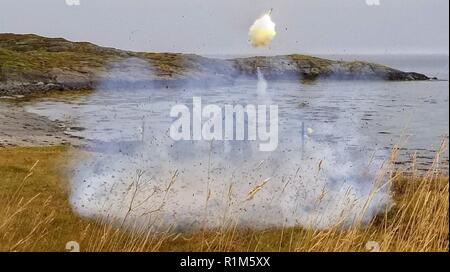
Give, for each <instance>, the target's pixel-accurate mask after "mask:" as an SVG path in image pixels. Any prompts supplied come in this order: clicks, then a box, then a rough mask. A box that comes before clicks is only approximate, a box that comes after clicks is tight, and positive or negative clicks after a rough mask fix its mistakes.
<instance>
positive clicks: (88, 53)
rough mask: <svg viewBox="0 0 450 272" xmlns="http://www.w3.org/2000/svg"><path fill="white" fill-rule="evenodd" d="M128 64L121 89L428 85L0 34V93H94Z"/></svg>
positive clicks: (270, 60)
mask: <svg viewBox="0 0 450 272" xmlns="http://www.w3.org/2000/svg"><path fill="white" fill-rule="evenodd" d="M130 59H139V60H141V61H143V62H145V63H147V64H148V68H149V69H147V71H148V72H147V74H144V75H143V76H142V75H141V77H140V78H139V80H132V82H129V84H127V80H129V79H132V77H133V71H134V70H136V69H139V67H134V65H135V63H136V62H133V61H131V62H129V63H127V62H128V60H130ZM115 63H127V64H125V65H124V67H125V68H124V69H128V70H127V71H130V77H127V78H123V79H118V80H121V82H122V83H123V85H122V86H128V87H130V88H131V87H141V86H143V85H142V84H147V83H152V84H153V86H154V85H155V84H159V85H167V86H169V85H183V84H186V83H187V82H189V83H190V84H203V85H205V84H206V85H213V84H230V83H233V82H235V81H236V80H238V79H241V78H248V77H251V78H254V77H255V75H256V73H257V69H258V68H259V69H261V71H262V72H263V73H264V75H265V76H266V77H267V78H268V79H271V80H277V79H294V80H316V79H318V78H320V79H346V80H348V79H352V80H358V79H378V80H428V79H429V78H428V77H427V76H425V75H422V74H418V73H407V72H402V71H399V70H396V69H392V68H389V67H386V66H383V65H378V64H373V63H366V62H359V61H355V62H344V61H335V60H327V59H322V58H316V57H311V56H305V55H286V56H270V57H269V56H265V57H249V58H238V59H230V60H223V59H211V58H205V57H201V56H198V55H191V54H174V53H142V52H130V51H123V50H118V49H114V48H107V47H100V46H96V45H94V44H91V43H87V42H71V41H67V40H65V39H62V38H46V37H41V36H37V35H32V34H30V35H19V34H0V93H2V94H5V93H30V92H33V91H47V90H78V89H93V88H95V87H96V86H97V85H98V84H99V82H101V81H102V80H103V79H104V78H112V77H114V76H115V75H113V74H111V66H114V64H115Z"/></svg>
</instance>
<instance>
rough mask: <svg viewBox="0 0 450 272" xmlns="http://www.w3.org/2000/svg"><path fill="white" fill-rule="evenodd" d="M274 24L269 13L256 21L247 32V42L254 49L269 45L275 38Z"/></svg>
mask: <svg viewBox="0 0 450 272" xmlns="http://www.w3.org/2000/svg"><path fill="white" fill-rule="evenodd" d="M276 34H277V33H276V31H275V23H274V22H273V21H272V18H271V16H270V14H269V13H267V14H264V15H263V16H262V17H260V18H259V19H257V20H256V21H255V22H254V23H253V25H252V26H251V27H250V30H249V33H248V35H249V41H250V44H251V45H252V46H254V47H262V46H267V45H269V44H270V43H271V42H272V40H273V39H274V38H275V36H276Z"/></svg>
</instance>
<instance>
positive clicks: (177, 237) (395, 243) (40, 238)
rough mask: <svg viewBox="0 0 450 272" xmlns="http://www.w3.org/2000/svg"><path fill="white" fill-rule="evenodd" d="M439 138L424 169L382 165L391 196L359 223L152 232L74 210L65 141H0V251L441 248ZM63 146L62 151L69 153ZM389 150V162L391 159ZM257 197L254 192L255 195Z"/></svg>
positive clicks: (444, 227)
mask: <svg viewBox="0 0 450 272" xmlns="http://www.w3.org/2000/svg"><path fill="white" fill-rule="evenodd" d="M446 148H447V147H446V145H445V143H443V144H442V146H441V150H440V151H439V152H437V154H436V157H435V160H434V163H433V165H432V166H431V167H430V169H429V170H428V171H427V172H425V173H422V172H417V171H416V170H414V169H415V167H414V165H412V166H411V169H412V170H411V171H408V172H403V171H401V170H396V171H395V172H392V173H389V176H390V179H389V188H390V194H391V197H392V199H393V200H394V204H393V205H391V206H390V207H389V208H386V210H385V211H384V212H383V213H380V214H379V215H378V216H376V217H375V218H373V220H372V221H370V222H369V224H367V225H361V224H357V223H356V224H354V225H352V226H350V227H347V228H343V227H341V226H336V227H332V228H329V229H323V230H314V229H307V228H303V227H300V226H299V227H291V228H282V227H279V228H269V229H259V230H258V229H250V228H241V227H239V226H238V225H236V224H232V223H230V224H229V225H226V226H223V227H222V228H218V229H204V230H195V231H191V232H177V231H176V230H168V231H167V232H153V231H152V230H151V229H146V228H142V227H141V228H126V227H120V224H119V225H114V224H110V223H107V222H105V221H104V220H101V219H87V218H82V217H80V216H78V215H77V214H75V213H74V212H73V211H72V209H71V207H70V204H69V201H68V198H69V195H70V186H69V179H68V177H67V175H66V174H65V173H67V171H68V169H67V168H66V167H67V162H69V159H71V158H73V157H70V156H72V155H73V154H74V152H75V153H76V154H77V156H78V155H79V156H80V158H82V157H83V156H84V155H85V154H83V153H82V152H81V151H79V150H76V149H75V150H74V149H73V148H70V147H63V146H56V147H15V148H4V149H0V177H1V182H0V203H1V207H2V209H1V210H0V251H66V244H67V243H68V242H70V241H76V242H78V243H79V244H80V247H81V251H94V252H95V251H125V252H141V251H164V252H167V251H202V252H210V251H227V252H242V251H243V252H252V251H270V252H285V251H294V252H305V251H306V252H310V251H314V252H321V251H359V252H367V251H371V250H373V249H374V247H375V248H376V247H378V246H379V249H380V251H413V252H417V251H420V252H447V251H448V248H449V214H448V208H449V178H448V173H442V172H440V171H439V170H438V169H439V163H440V159H441V158H440V156H441V154H442V152H443V151H444V150H445V149H446ZM69 154H70V156H69ZM395 155H396V150H395V149H394V150H393V151H392V156H391V158H389V160H388V161H389V162H390V163H394V162H395ZM255 197H257V196H255Z"/></svg>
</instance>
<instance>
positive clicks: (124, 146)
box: [71, 60, 389, 230]
mask: <svg viewBox="0 0 450 272" xmlns="http://www.w3.org/2000/svg"><path fill="white" fill-rule="evenodd" d="M130 67H131V68H130ZM133 67H134V68H133ZM147 67H148V65H147ZM147 67H145V65H143V63H142V61H139V60H129V61H128V62H126V63H119V64H116V65H113V66H112V69H111V71H110V73H109V74H110V75H112V76H111V77H110V78H117V77H115V76H114V75H117V76H118V77H121V76H123V75H124V73H125V72H126V73H128V74H129V75H128V76H131V77H132V76H133V75H148V74H151V73H152V69H151V67H148V68H147ZM232 88H233V89H232V90H228V93H218V92H217V91H214V90H205V89H198V88H195V87H193V86H186V88H180V89H165V88H164V89H158V88H152V87H151V86H149V87H148V88H147V89H145V90H142V91H136V90H134V91H129V90H125V89H123V86H122V85H121V86H120V88H119V89H115V88H114V83H113V81H112V80H108V79H106V80H105V81H104V82H103V83H102V84H101V85H99V86H98V88H97V90H96V92H95V93H94V94H93V95H92V96H91V97H90V98H88V99H87V100H88V101H86V103H89V99H92V100H95V99H98V97H102V99H101V101H102V104H101V105H98V106H97V107H96V110H97V111H100V112H105V116H103V117H98V119H96V120H94V119H89V118H88V119H86V120H82V121H81V124H80V126H83V127H84V128H86V130H85V131H84V132H85V133H86V135H85V136H86V137H87V138H88V139H90V144H89V147H88V150H89V151H90V152H89V158H88V159H85V160H83V161H81V162H80V161H77V162H75V165H74V168H75V171H74V175H73V177H72V192H71V204H72V206H73V208H74V209H75V210H76V211H77V212H78V213H79V214H81V215H83V216H86V217H94V218H99V217H100V218H103V219H106V220H111V221H114V222H116V223H121V224H125V225H134V224H136V223H137V224H141V225H145V226H149V227H153V228H154V229H155V230H165V229H168V228H175V229H181V230H188V229H196V228H202V227H218V226H223V225H226V224H228V223H236V224H239V225H240V226H252V227H258V228H263V227H272V226H294V225H301V226H304V227H310V228H327V227H331V226H335V225H340V226H345V225H348V224H351V223H352V222H353V221H355V220H361V222H367V221H368V220H370V219H371V218H372V217H373V216H374V215H375V214H376V213H377V212H379V211H380V210H381V209H382V208H384V207H385V205H387V204H388V202H389V198H388V194H387V192H386V190H387V188H386V187H383V186H382V185H383V182H385V177H383V176H382V175H380V176H377V175H378V173H383V172H384V171H383V169H382V168H383V167H382V162H381V161H379V160H373V159H372V156H371V155H372V154H367V152H365V151H364V150H360V149H359V146H360V144H359V141H358V137H354V138H356V140H349V141H345V142H340V141H338V140H334V139H333V135H334V133H335V130H336V129H342V130H345V133H348V134H352V133H357V132H356V129H354V128H351V127H350V128H349V127H345V128H344V127H340V123H341V120H344V119H348V118H352V115H351V113H350V112H349V113H342V116H334V121H335V122H334V123H332V124H331V123H330V124H327V123H325V124H310V125H311V126H312V128H311V130H310V132H308V133H302V127H303V124H302V116H300V114H299V113H298V112H293V111H292V109H291V108H287V107H284V106H283V105H279V108H280V114H279V145H278V148H277V149H276V151H274V152H261V151H259V149H258V143H257V142H254V141H173V140H172V139H171V137H170V135H169V129H170V125H171V123H172V122H173V118H171V117H170V115H169V113H170V109H171V107H172V106H174V105H176V104H180V103H184V104H186V105H188V106H189V105H192V97H193V96H201V97H202V99H203V101H204V103H205V104H206V103H208V104H213V103H214V104H217V105H223V104H236V103H239V104H244V105H245V104H265V103H277V93H276V92H275V91H274V90H271V88H270V82H267V81H266V80H265V79H264V76H263V74H262V73H261V71H260V70H259V69H258V78H257V79H256V78H249V79H247V84H243V86H242V87H240V86H233V87H232ZM221 91H223V89H222V90H221ZM299 102H300V101H297V102H296V103H299ZM191 110H192V109H191ZM101 126H107V128H106V129H103V130H102V131H107V132H106V133H105V132H101V131H99V127H101ZM313 131H314V132H313ZM361 137H362V136H361ZM354 138H353V139H354Z"/></svg>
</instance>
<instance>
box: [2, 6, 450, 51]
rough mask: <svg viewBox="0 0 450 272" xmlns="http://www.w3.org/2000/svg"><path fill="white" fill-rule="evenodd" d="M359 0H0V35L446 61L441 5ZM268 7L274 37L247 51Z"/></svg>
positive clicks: (148, 47) (135, 46)
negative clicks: (252, 29)
mask: <svg viewBox="0 0 450 272" xmlns="http://www.w3.org/2000/svg"><path fill="white" fill-rule="evenodd" d="M68 1H70V0H68ZM366 1H374V0H272V1H269V0H80V2H81V5H80V6H68V5H67V4H66V0H0V32H14V33H35V34H39V35H44V36H51V37H64V38H67V39H70V40H75V41H90V42H93V43H96V44H100V45H105V46H111V47H117V48H122V49H129V50H138V51H170V52H190V53H198V54H204V55H216V54H226V55H233V54H285V53H315V54H343V53H347V54H364V53H393V54H394V53H422V54H424V53H445V54H448V51H449V12H448V10H449V1H448V0H379V1H380V5H379V6H369V5H367V4H366ZM270 8H274V12H273V20H274V21H275V23H277V32H278V35H277V37H276V38H275V40H274V42H273V43H272V45H271V46H269V47H268V48H263V49H254V48H252V47H251V46H250V45H249V44H248V42H247V33H248V28H249V26H250V25H251V24H252V23H253V21H254V20H255V19H256V18H257V17H258V16H259V15H261V14H262V13H263V12H264V11H266V10H269V9H270Z"/></svg>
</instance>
